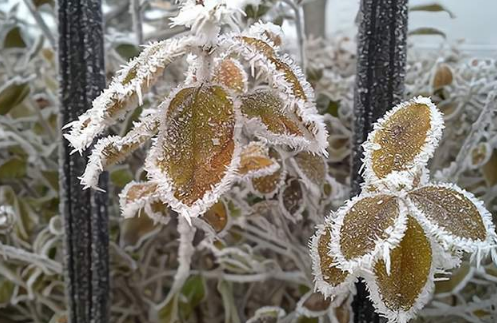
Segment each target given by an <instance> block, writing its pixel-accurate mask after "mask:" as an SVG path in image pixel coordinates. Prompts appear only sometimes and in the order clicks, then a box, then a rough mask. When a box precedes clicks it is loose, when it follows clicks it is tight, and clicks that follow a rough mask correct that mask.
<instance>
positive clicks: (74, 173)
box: [58, 0, 109, 323]
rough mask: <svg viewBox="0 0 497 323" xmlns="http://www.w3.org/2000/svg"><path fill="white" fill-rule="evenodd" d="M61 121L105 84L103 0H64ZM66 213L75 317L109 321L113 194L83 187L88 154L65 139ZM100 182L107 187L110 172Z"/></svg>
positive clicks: (79, 322)
mask: <svg viewBox="0 0 497 323" xmlns="http://www.w3.org/2000/svg"><path fill="white" fill-rule="evenodd" d="M58 20H59V43H58V44H59V48H58V54H59V69H60V71H59V74H60V101H61V110H60V119H59V120H60V124H61V125H64V124H67V123H68V122H70V121H73V120H75V119H76V118H77V117H78V116H79V115H80V114H82V113H83V112H84V111H86V110H87V109H89V108H90V107H91V103H92V101H93V99H94V98H95V97H96V96H97V95H98V94H99V93H100V92H101V91H102V89H103V88H104V86H105V65H104V46H103V26H102V9H101V1H100V0H59V2H58ZM60 155H61V165H62V168H61V171H60V183H61V186H60V187H61V190H60V191H61V207H60V210H61V214H62V215H63V218H64V227H65V283H66V292H67V298H68V302H67V304H68V317H69V322H71V323H90V322H92V323H107V322H109V268H108V239H109V237H108V216H107V205H106V204H107V202H106V201H107V196H106V194H105V193H93V192H91V191H90V190H85V191H83V190H82V186H81V185H80V183H79V179H78V177H79V176H81V174H82V173H83V171H84V169H85V166H86V161H87V157H88V156H87V154H83V155H79V154H71V148H70V147H69V146H68V142H67V141H66V140H64V139H61V148H60ZM99 185H100V187H102V188H103V189H106V188H107V187H106V186H107V175H103V176H101V180H100V184H99Z"/></svg>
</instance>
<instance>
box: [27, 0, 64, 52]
mask: <svg viewBox="0 0 497 323" xmlns="http://www.w3.org/2000/svg"><path fill="white" fill-rule="evenodd" d="M24 4H25V5H26V7H28V9H29V11H30V12H31V14H32V15H33V18H34V19H35V20H36V23H37V24H38V26H39V27H40V29H41V32H42V33H43V35H44V36H45V37H46V38H47V40H48V42H49V43H50V46H51V47H52V48H53V49H56V48H57V46H56V44H55V38H54V36H53V34H52V31H50V28H48V26H47V24H46V23H45V20H43V17H42V16H41V15H40V12H39V11H38V10H37V9H36V8H35V6H34V4H33V1H31V0H24Z"/></svg>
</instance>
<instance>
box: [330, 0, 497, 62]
mask: <svg viewBox="0 0 497 323" xmlns="http://www.w3.org/2000/svg"><path fill="white" fill-rule="evenodd" d="M359 2H360V1H359V0H328V6H327V17H328V19H327V22H326V32H327V35H328V36H332V35H334V34H337V33H338V34H346V35H350V36H353V35H355V33H356V32H357V29H356V26H355V24H354V19H355V17H356V14H357V10H358V9H359ZM432 3H439V4H441V5H443V6H444V7H446V8H447V9H449V10H450V11H451V12H452V13H453V14H454V15H455V18H454V19H452V18H450V17H449V15H448V14H447V13H445V12H437V13H431V12H411V13H410V15H409V29H416V28H419V27H434V28H437V29H439V30H441V31H443V32H444V33H445V34H446V35H447V41H448V42H449V43H455V42H456V41H459V40H464V43H463V44H461V45H460V49H461V50H463V51H468V52H473V53H479V54H482V55H485V56H497V0H410V1H409V4H410V5H419V4H432ZM414 37H415V38H414ZM442 42H444V40H443V38H441V37H440V36H413V43H414V45H415V47H418V48H434V49H435V48H438V47H439V46H440V44H441V43H442Z"/></svg>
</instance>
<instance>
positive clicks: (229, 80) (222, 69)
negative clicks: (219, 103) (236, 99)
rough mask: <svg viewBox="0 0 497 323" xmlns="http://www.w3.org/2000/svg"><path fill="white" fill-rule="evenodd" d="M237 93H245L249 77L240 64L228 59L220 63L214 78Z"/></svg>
mask: <svg viewBox="0 0 497 323" xmlns="http://www.w3.org/2000/svg"><path fill="white" fill-rule="evenodd" d="M212 80H213V81H214V82H218V83H220V84H222V85H224V86H226V87H227V88H229V89H231V90H233V91H235V92H236V93H243V92H244V91H245V88H246V86H247V85H246V80H247V76H246V74H245V71H244V70H243V68H242V66H241V65H240V63H238V62H236V61H235V60H233V59H230V58H227V59H224V60H222V61H221V62H219V64H218V65H217V66H216V69H215V71H214V76H213V78H212Z"/></svg>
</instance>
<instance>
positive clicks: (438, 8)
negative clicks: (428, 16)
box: [409, 3, 455, 18]
mask: <svg viewBox="0 0 497 323" xmlns="http://www.w3.org/2000/svg"><path fill="white" fill-rule="evenodd" d="M409 11H430V12H446V13H448V14H449V16H450V17H451V18H455V16H454V14H453V13H452V12H451V11H450V10H449V9H447V8H446V7H445V6H443V5H441V4H439V3H431V4H422V5H415V6H411V7H410V8H409Z"/></svg>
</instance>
